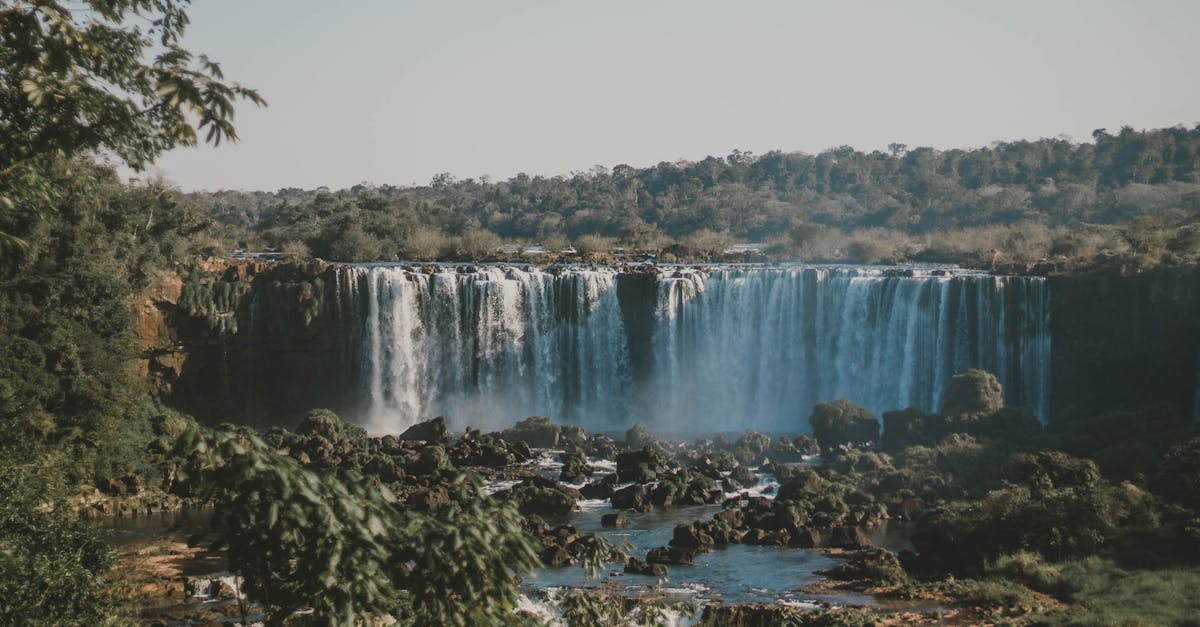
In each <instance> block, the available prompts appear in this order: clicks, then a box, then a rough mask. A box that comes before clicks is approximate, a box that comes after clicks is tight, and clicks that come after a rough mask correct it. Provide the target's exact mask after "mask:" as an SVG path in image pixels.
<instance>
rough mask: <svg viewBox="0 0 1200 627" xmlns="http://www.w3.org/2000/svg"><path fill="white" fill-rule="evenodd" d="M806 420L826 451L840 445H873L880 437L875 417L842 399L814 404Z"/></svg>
mask: <svg viewBox="0 0 1200 627" xmlns="http://www.w3.org/2000/svg"><path fill="white" fill-rule="evenodd" d="M808 422H809V424H810V425H812V430H813V436H814V437H816V438H817V441H818V442H820V443H821V448H822V449H823V450H826V451H829V450H832V449H834V448H835V447H837V446H840V445H842V444H864V443H865V444H874V443H875V442H877V441H878V440H879V421H877V420H876V419H875V416H872V415H871V412H869V411H867V410H866V409H863V408H862V407H859V406H858V405H855V404H854V403H852V402H850V401H848V400H846V399H844V398H843V399H840V400H837V401H834V402H832V403H817V405H816V407H813V412H812V415H810V416H809V417H808Z"/></svg>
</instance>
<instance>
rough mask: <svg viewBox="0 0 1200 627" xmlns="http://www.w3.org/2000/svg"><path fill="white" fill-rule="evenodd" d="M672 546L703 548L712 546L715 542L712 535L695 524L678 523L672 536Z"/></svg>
mask: <svg viewBox="0 0 1200 627" xmlns="http://www.w3.org/2000/svg"><path fill="white" fill-rule="evenodd" d="M670 544H671V546H674V547H681V548H685V549H702V548H708V547H711V546H712V545H713V544H715V542H714V541H713V539H712V536H710V535H709V534H707V533H705V532H704V530H703V529H701V528H698V525H695V524H685V525H676V526H675V530H674V532H673V534H672V536H671V543H670Z"/></svg>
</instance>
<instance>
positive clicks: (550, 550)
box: [541, 545, 571, 568]
mask: <svg viewBox="0 0 1200 627" xmlns="http://www.w3.org/2000/svg"><path fill="white" fill-rule="evenodd" d="M541 558H542V563H543V564H545V565H546V567H547V568H558V567H561V566H566V565H568V564H570V563H571V554H570V553H567V551H566V549H564V548H562V547H561V546H557V545H553V546H548V547H546V548H545V549H543V550H542V553H541Z"/></svg>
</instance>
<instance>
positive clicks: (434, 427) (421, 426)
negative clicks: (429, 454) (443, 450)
mask: <svg viewBox="0 0 1200 627" xmlns="http://www.w3.org/2000/svg"><path fill="white" fill-rule="evenodd" d="M449 436H450V430H449V429H447V428H446V418H445V417H444V416H438V417H437V418H434V419H433V420H426V421H425V422H418V423H417V424H415V425H413V426H411V427H409V428H408V429H405V430H404V433H401V434H400V439H401V440H420V441H422V442H430V443H436V444H444V443H445V442H446V441H447V440H448V439H449Z"/></svg>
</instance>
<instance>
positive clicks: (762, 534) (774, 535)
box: [742, 529, 791, 546]
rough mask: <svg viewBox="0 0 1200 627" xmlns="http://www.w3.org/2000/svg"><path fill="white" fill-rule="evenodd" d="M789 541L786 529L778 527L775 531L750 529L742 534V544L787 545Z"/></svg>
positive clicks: (789, 537)
mask: <svg viewBox="0 0 1200 627" xmlns="http://www.w3.org/2000/svg"><path fill="white" fill-rule="evenodd" d="M790 541H791V536H790V534H789V533H788V532H787V530H784V529H780V530H776V531H767V530H764V529H751V530H750V531H748V532H746V535H744V536H742V544H752V545H756V546H787V545H788V543H789V542H790Z"/></svg>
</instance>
